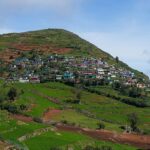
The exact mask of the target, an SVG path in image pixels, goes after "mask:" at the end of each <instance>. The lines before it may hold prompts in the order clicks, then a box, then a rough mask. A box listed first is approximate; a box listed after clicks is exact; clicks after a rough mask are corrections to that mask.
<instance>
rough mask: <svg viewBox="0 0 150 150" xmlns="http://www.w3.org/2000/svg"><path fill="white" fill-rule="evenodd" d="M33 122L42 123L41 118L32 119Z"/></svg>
mask: <svg viewBox="0 0 150 150" xmlns="http://www.w3.org/2000/svg"><path fill="white" fill-rule="evenodd" d="M33 121H35V122H37V123H42V122H43V121H42V119H41V118H38V117H34V118H33Z"/></svg>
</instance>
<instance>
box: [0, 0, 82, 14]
mask: <svg viewBox="0 0 150 150" xmlns="http://www.w3.org/2000/svg"><path fill="white" fill-rule="evenodd" d="M81 1H82V0H1V1H0V8H1V10H5V12H7V11H9V9H11V11H20V12H21V11H22V10H30V9H31V10H32V11H33V10H35V9H36V10H38V9H44V10H46V9H52V10H54V11H57V12H61V13H64V12H66V11H71V10H73V7H74V6H75V4H77V3H79V2H81Z"/></svg>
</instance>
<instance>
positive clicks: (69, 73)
mask: <svg viewBox="0 0 150 150" xmlns="http://www.w3.org/2000/svg"><path fill="white" fill-rule="evenodd" d="M63 78H64V79H74V78H75V77H74V74H73V73H71V72H69V71H66V72H65V73H64V75H63Z"/></svg>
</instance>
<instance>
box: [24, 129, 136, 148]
mask: <svg viewBox="0 0 150 150" xmlns="http://www.w3.org/2000/svg"><path fill="white" fill-rule="evenodd" d="M39 141H40V142H39ZM87 143H88V144H87ZM24 144H25V145H26V146H27V147H29V149H30V150H41V149H44V150H49V149H52V148H56V147H60V148H61V149H63V150H66V149H67V148H70V149H71V148H73V149H75V150H81V149H83V148H84V147H85V146H87V145H93V146H99V147H102V146H104V145H105V146H106V145H107V146H110V147H112V149H114V150H121V149H122V150H136V148H134V147H131V146H127V145H121V144H114V143H111V142H104V141H101V142H100V141H96V140H93V139H91V138H89V137H87V136H84V135H82V134H79V133H78V134H76V133H72V132H47V133H44V134H42V135H40V136H36V137H33V138H31V139H28V140H26V141H25V142H24ZM56 145H57V146H56Z"/></svg>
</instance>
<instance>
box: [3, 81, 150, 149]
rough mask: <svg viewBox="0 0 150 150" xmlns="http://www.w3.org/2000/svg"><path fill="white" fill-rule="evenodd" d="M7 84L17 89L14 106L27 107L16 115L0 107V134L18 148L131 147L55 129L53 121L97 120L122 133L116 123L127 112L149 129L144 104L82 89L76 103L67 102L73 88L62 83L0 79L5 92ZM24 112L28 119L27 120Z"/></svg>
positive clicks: (84, 124)
mask: <svg viewBox="0 0 150 150" xmlns="http://www.w3.org/2000/svg"><path fill="white" fill-rule="evenodd" d="M10 87H15V88H16V89H17V91H18V93H19V94H18V96H17V97H16V100H15V101H14V102H11V103H12V104H13V105H16V106H19V105H21V104H23V105H26V106H27V109H26V110H24V111H22V114H20V116H19V114H16V115H13V114H10V113H8V112H7V111H4V110H0V138H1V139H3V140H4V141H7V142H9V143H10V144H14V145H15V146H16V147H18V148H28V149H31V150H38V149H39V150H41V149H44V150H49V149H54V148H55V147H56V146H58V147H60V148H61V149H67V148H69V147H71V148H74V149H75V150H76V149H77V150H80V149H84V147H86V145H94V146H99V147H102V146H109V147H112V149H114V150H132V149H133V150H134V149H136V148H134V146H128V145H122V144H116V143H111V142H107V140H106V141H105V142H104V141H101V140H97V139H93V138H92V137H89V136H87V135H84V134H81V133H78V132H71V131H63V130H58V129H57V127H55V126H54V125H55V124H56V123H65V124H67V125H70V126H75V127H80V128H88V129H93V130H96V129H97V128H98V123H99V122H101V123H103V124H105V129H106V130H110V131H115V132H118V133H122V132H124V130H122V129H121V128H120V126H122V125H126V124H128V121H127V114H129V113H131V112H135V113H137V114H138V116H139V118H140V124H139V127H140V128H141V129H142V130H144V131H145V132H147V133H149V123H150V117H149V114H150V110H149V109H148V108H137V107H134V106H129V105H127V104H124V103H121V102H118V101H116V100H114V99H111V98H108V97H105V96H100V95H97V94H92V93H89V92H87V91H84V90H82V92H81V100H80V103H79V104H73V103H68V100H70V99H75V98H76V90H77V89H75V88H73V87H70V86H67V85H64V84H63V83H56V82H51V83H43V84H21V83H13V84H11V83H9V84H6V85H4V82H2V81H1V82H0V88H1V91H2V92H7V91H8V89H9V88H10ZM23 116H24V117H23ZM25 116H27V117H26V118H29V117H30V118H31V120H27V119H26V118H25ZM21 117H22V118H21ZM37 120H38V121H37ZM20 139H21V140H20ZM22 139H23V140H22Z"/></svg>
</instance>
